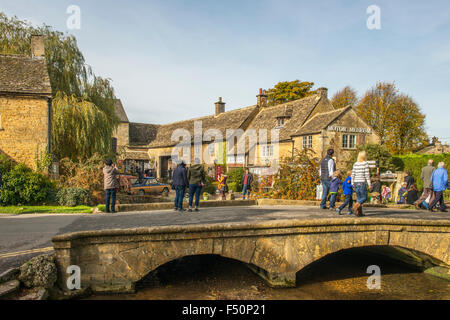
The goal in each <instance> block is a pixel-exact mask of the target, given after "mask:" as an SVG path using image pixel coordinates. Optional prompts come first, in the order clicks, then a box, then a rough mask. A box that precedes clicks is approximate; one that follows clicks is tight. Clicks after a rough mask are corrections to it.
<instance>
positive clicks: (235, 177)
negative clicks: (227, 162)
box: [227, 168, 245, 192]
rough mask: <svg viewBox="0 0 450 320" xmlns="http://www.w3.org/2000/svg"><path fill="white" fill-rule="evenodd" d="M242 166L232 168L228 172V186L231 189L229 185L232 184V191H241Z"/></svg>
mask: <svg viewBox="0 0 450 320" xmlns="http://www.w3.org/2000/svg"><path fill="white" fill-rule="evenodd" d="M244 172H245V170H244V168H234V169H232V170H230V172H228V179H227V182H228V187H229V189H230V190H231V186H232V185H233V191H234V192H241V191H242V184H241V182H242V176H243V175H244Z"/></svg>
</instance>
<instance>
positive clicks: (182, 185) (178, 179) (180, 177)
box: [172, 161, 189, 211]
mask: <svg viewBox="0 0 450 320" xmlns="http://www.w3.org/2000/svg"><path fill="white" fill-rule="evenodd" d="M188 185H189V181H188V178H187V170H186V163H184V161H181V163H180V164H179V165H178V166H177V167H176V168H175V170H174V171H173V180H172V189H175V204H174V210H175V211H178V210H179V211H186V209H183V199H184V194H185V193H186V187H187V186H188Z"/></svg>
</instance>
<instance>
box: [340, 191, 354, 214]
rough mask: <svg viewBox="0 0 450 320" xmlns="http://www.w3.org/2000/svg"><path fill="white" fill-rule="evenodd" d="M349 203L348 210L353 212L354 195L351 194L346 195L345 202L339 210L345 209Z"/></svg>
mask: <svg viewBox="0 0 450 320" xmlns="http://www.w3.org/2000/svg"><path fill="white" fill-rule="evenodd" d="M347 205H348V212H352V207H353V197H352V195H351V194H346V195H345V200H344V203H343V204H342V205H341V206H340V207H339V210H343V209H344V208H345V207H346V206H347Z"/></svg>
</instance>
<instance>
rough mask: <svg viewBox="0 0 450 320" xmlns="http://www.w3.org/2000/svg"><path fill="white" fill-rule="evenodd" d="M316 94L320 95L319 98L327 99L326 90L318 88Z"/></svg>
mask: <svg viewBox="0 0 450 320" xmlns="http://www.w3.org/2000/svg"><path fill="white" fill-rule="evenodd" d="M316 91H317V93H318V94H319V95H320V97H321V98H325V99H326V98H328V88H323V87H322V88H318V89H317V90H316Z"/></svg>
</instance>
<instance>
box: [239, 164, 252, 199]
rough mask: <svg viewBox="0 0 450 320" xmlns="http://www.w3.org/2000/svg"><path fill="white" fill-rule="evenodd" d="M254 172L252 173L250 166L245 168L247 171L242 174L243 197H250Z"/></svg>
mask: <svg viewBox="0 0 450 320" xmlns="http://www.w3.org/2000/svg"><path fill="white" fill-rule="evenodd" d="M252 183H253V174H251V173H250V172H249V170H248V168H245V172H244V174H243V175H242V179H241V184H242V199H243V200H245V195H247V198H248V199H250V191H251V190H252Z"/></svg>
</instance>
